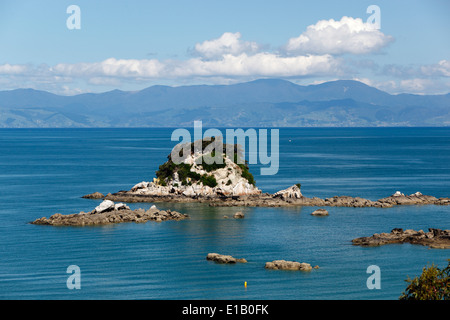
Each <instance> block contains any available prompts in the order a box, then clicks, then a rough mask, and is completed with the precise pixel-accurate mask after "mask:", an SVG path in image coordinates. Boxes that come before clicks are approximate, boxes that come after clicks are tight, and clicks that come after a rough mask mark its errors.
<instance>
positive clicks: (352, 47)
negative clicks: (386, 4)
mask: <svg viewBox="0 0 450 320" xmlns="http://www.w3.org/2000/svg"><path fill="white" fill-rule="evenodd" d="M391 41H393V38H392V37H391V36H388V35H385V34H384V33H382V32H381V31H380V30H378V29H375V28H374V27H373V25H372V24H370V23H366V22H363V21H362V20H361V19H360V18H356V19H355V18H352V17H342V19H341V20H340V21H335V20H334V19H331V20H321V21H319V22H317V23H316V24H314V25H310V26H308V28H307V29H306V31H305V32H303V33H302V34H301V35H300V36H299V37H297V38H291V39H289V41H288V43H287V45H286V47H285V49H286V51H287V52H288V53H297V54H299V53H300V54H305V53H311V54H333V55H339V54H344V53H351V54H367V53H372V52H377V51H379V50H380V49H381V48H384V47H385V46H387V45H388V44H389V43H390V42H391Z"/></svg>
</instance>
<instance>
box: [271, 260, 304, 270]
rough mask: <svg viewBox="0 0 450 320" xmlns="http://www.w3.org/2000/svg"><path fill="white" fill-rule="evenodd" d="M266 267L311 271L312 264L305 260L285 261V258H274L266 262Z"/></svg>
mask: <svg viewBox="0 0 450 320" xmlns="http://www.w3.org/2000/svg"><path fill="white" fill-rule="evenodd" d="M265 268H266V269H272V270H292V271H298V270H299V271H311V270H312V266H311V265H310V264H309V263H306V262H296V261H286V260H274V261H272V262H266V265H265Z"/></svg>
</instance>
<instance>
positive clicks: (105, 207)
mask: <svg viewBox="0 0 450 320" xmlns="http://www.w3.org/2000/svg"><path fill="white" fill-rule="evenodd" d="M111 210H114V202H112V201H111V200H104V201H103V202H102V203H100V205H98V206H97V207H95V209H94V211H95V213H102V212H106V211H111Z"/></svg>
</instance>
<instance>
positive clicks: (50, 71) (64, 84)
mask: <svg viewBox="0 0 450 320" xmlns="http://www.w3.org/2000/svg"><path fill="white" fill-rule="evenodd" d="M393 41H394V39H393V37H392V36H389V35H386V34H384V33H383V32H381V31H380V30H378V29H376V28H374V27H373V25H372V24H370V23H366V22H363V21H362V20H361V19H359V18H351V17H342V18H341V19H340V20H338V21H336V20H333V19H330V20H321V21H318V22H317V23H316V24H313V25H310V26H308V27H307V28H306V30H305V31H304V32H303V33H301V34H300V35H299V36H298V37H293V38H291V39H288V40H287V42H286V43H285V45H284V46H282V47H280V48H274V49H272V50H267V48H266V47H265V46H263V45H261V44H258V43H256V42H253V41H247V40H243V39H242V35H241V33H240V32H235V33H232V32H225V33H223V34H222V35H220V36H219V37H218V38H215V39H210V40H205V41H203V42H199V43H196V44H195V46H194V47H193V49H192V50H191V51H190V53H191V56H190V57H189V58H187V59H185V60H181V59H167V60H159V59H117V58H114V57H111V58H108V59H105V60H103V61H97V62H83V63H59V64H56V65H53V66H48V65H45V64H42V65H39V66H34V65H28V64H24V65H11V64H3V65H0V85H2V86H3V88H8V87H11V88H17V87H24V86H27V85H28V86H30V87H38V88H41V89H44V90H50V91H53V92H57V93H65V94H71V93H79V91H80V90H79V89H77V88H73V87H74V83H84V84H88V85H89V86H113V87H115V88H117V87H120V85H121V84H122V83H123V82H127V83H148V82H149V81H161V80H173V81H183V79H184V80H185V81H189V80H190V79H197V80H198V79H203V80H205V81H206V82H210V83H211V82H212V83H229V82H233V81H234V82H237V81H245V80H252V79H256V78H261V77H277V78H290V79H296V78H298V79H300V78H303V79H304V78H311V79H312V80H314V79H313V78H315V80H314V81H320V78H322V79H324V78H332V79H335V78H343V77H347V78H349V77H353V78H358V77H359V78H363V77H361V76H360V75H358V72H359V71H358V70H360V69H364V67H361V66H362V65H366V66H372V67H371V68H372V69H373V70H371V71H372V72H374V69H375V68H374V67H373V66H374V63H373V61H371V60H370V59H367V56H370V55H371V54H377V53H379V52H381V51H382V50H383V49H384V48H387V46H388V45H389V44H391V43H392V42H393ZM361 56H364V57H366V58H364V59H365V60H359V61H356V60H354V59H353V58H351V57H361ZM357 64H359V67H358V66H357ZM365 68H366V70H368V69H370V68H369V67H365ZM381 73H382V74H383V75H385V76H390V77H392V78H395V79H398V80H397V81H394V80H392V79H390V80H389V81H386V82H384V83H382V82H375V81H372V84H375V85H377V84H378V87H380V88H381V87H383V86H384V87H385V88H388V87H389V88H391V89H395V90H401V88H405V89H407V90H410V91H411V92H418V91H420V92H422V91H427V90H429V89H430V88H431V87H432V86H433V85H435V83H434V82H436V78H447V77H450V61H449V60H442V61H439V62H438V63H436V64H432V65H423V66H416V67H409V66H399V65H387V66H385V67H384V68H383V69H382V72H381ZM369 81H370V80H367V81H366V82H369ZM446 83H448V82H446ZM446 86H447V85H446V84H445V85H444V86H442V83H441V85H440V87H441V88H442V87H444V88H445V87H446ZM71 87H72V88H73V89H72V90H70V89H69V88H71ZM58 88H59V89H58ZM448 88H449V89H450V84H449V85H448Z"/></svg>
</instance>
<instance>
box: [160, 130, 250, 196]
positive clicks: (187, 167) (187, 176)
mask: <svg viewBox="0 0 450 320" xmlns="http://www.w3.org/2000/svg"><path fill="white" fill-rule="evenodd" d="M215 141H216V140H215V138H214V137H212V138H210V140H205V139H204V140H202V145H201V148H202V150H205V148H206V149H207V148H208V146H211V144H213V143H214V142H215ZM226 146H227V145H226V144H223V150H222V157H223V159H222V160H223V161H222V163H217V162H216V161H214V162H212V161H207V162H206V161H205V158H206V157H211V158H215V157H216V149H213V150H212V151H211V152H210V153H207V152H206V153H204V154H203V156H202V157H201V159H199V161H198V163H197V165H198V166H200V167H201V168H202V169H203V170H205V171H206V172H208V173H209V172H212V171H215V170H217V169H223V168H225V167H226V163H225V154H226ZM196 147H197V146H196V145H195V142H193V143H191V145H190V150H191V154H194V153H195V151H196ZM181 152H182V150H180V156H182V154H181ZM241 153H242V151H241V149H240V147H239V146H238V145H234V147H233V162H234V163H236V164H237V165H238V166H239V168H241V171H242V173H241V176H242V177H243V178H245V179H247V181H248V182H249V183H250V184H252V185H255V183H256V182H255V178H254V177H253V175H252V174H251V173H250V171H249V167H248V162H247V161H245V162H244V163H241V162H243V161H241V159H242V156H241ZM167 158H168V161H167V162H165V163H164V164H162V165H160V166H159V170H157V171H156V177H157V178H158V183H159V184H160V185H162V186H166V185H167V183H168V182H169V181H171V180H172V179H173V177H174V174H175V173H177V174H178V179H179V181H180V182H181V184H182V185H184V186H186V185H192V183H195V182H201V183H202V184H203V185H205V186H209V187H211V188H214V187H216V186H217V181H216V179H215V178H214V176H213V175H211V174H203V175H201V174H199V173H197V172H194V171H191V169H192V164H187V163H180V164H175V163H174V162H173V161H172V158H171V155H169V156H168V157H167ZM200 161H201V162H200ZM211 162H212V163H211ZM229 169H231V168H229ZM230 184H231V180H229V181H228V183H227V185H230Z"/></svg>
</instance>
